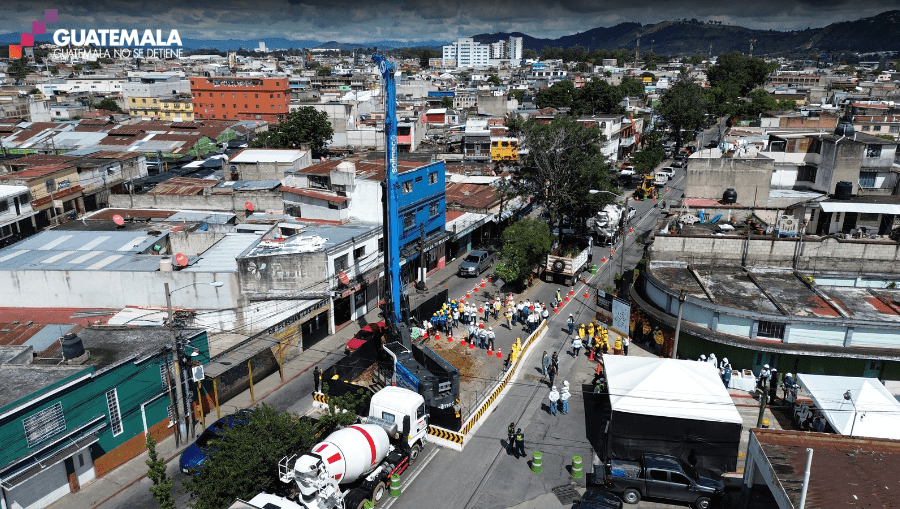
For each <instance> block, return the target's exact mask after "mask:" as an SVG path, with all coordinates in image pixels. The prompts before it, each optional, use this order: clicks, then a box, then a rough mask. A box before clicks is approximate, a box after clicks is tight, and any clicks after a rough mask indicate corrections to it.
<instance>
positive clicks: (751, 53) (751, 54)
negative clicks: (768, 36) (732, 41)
mask: <svg viewBox="0 0 900 509" xmlns="http://www.w3.org/2000/svg"><path fill="white" fill-rule="evenodd" d="M754 44H756V39H750V58H753V45H754Z"/></svg>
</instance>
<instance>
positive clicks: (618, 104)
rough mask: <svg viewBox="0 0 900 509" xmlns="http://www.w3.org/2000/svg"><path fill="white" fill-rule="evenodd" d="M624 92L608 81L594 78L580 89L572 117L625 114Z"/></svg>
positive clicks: (576, 96)
mask: <svg viewBox="0 0 900 509" xmlns="http://www.w3.org/2000/svg"><path fill="white" fill-rule="evenodd" d="M622 97H623V95H622V90H621V89H620V88H619V87H616V86H613V85H610V84H609V83H608V82H607V81H606V80H604V79H601V78H598V77H594V78H592V79H591V81H589V82H587V83H585V85H584V86H583V87H581V88H579V89H578V91H577V93H576V94H575V98H574V100H573V101H572V112H571V113H572V115H575V116H579V115H596V114H600V113H624V112H625V110H624V109H623V108H622Z"/></svg>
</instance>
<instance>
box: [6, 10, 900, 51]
mask: <svg viewBox="0 0 900 509" xmlns="http://www.w3.org/2000/svg"><path fill="white" fill-rule="evenodd" d="M896 6H897V4H896V2H876V1H874V0H862V1H859V2H850V1H847V0H829V1H826V2H815V1H811V0H801V1H797V2H775V1H773V0H762V1H758V2H756V3H754V5H753V10H752V12H748V10H747V9H746V7H745V6H743V5H737V6H727V5H723V4H722V3H714V2H706V1H705V2H699V1H690V0H673V1H668V2H665V3H661V2H654V1H652V0H637V1H634V2H629V3H628V4H627V5H626V6H622V5H621V3H619V2H615V3H614V2H609V1H600V2H595V1H588V0H580V1H565V2H561V1H540V2H538V1H531V2H530V3H523V2H506V1H502V2H493V3H492V2H474V1H467V2H466V1H464V2H452V1H445V0H436V1H428V2H426V1H424V0H376V1H374V2H361V1H359V0H331V1H325V0H260V1H257V2H247V1H240V0H222V1H216V2H213V1H209V0H198V1H195V2H192V3H190V4H185V3H182V2H174V1H170V0H162V1H160V2H156V3H155V4H154V7H153V9H152V10H151V9H147V8H144V6H143V5H140V6H139V5H137V4H134V3H133V2H124V1H120V0H99V1H94V2H90V3H89V4H85V3H79V4H75V3H72V2H62V3H56V4H48V5H44V6H42V7H38V6H36V5H35V4H30V3H24V2H14V3H5V4H4V8H3V16H0V33H14V32H19V31H27V30H28V28H29V27H30V26H31V22H32V21H33V20H36V19H42V15H43V11H44V8H48V9H52V8H55V9H57V10H58V12H59V22H58V23H56V24H55V26H50V27H48V32H49V33H52V31H53V30H56V29H59V28H67V29H82V28H83V29H102V28H128V29H132V28H136V29H148V28H149V29H154V30H155V29H160V30H164V31H168V30H173V29H175V30H178V32H179V33H180V35H181V37H182V38H185V39H208V40H216V39H236V40H256V39H258V40H266V39H273V40H275V39H285V40H288V41H291V40H298V41H308V40H313V41H320V42H327V41H337V42H341V43H369V42H378V41H386V40H390V41H398V42H401V43H406V44H409V45H414V44H415V43H418V42H423V43H428V42H434V41H443V43H444V44H446V43H447V42H449V41H453V40H456V39H457V38H459V37H470V36H473V35H476V34H482V33H495V32H522V33H524V34H527V35H530V36H533V37H538V38H557V37H561V36H565V35H571V34H575V33H579V32H584V31H586V30H590V29H592V28H597V27H610V26H614V25H617V24H619V23H623V22H638V23H642V24H655V23H658V22H660V21H666V20H675V19H684V18H686V19H697V20H698V21H708V20H715V21H720V22H722V23H723V24H730V25H740V26H744V27H747V28H752V29H761V30H769V29H771V30H777V31H791V30H802V29H805V28H807V27H810V28H819V27H823V26H827V25H829V24H831V23H835V22H841V21H854V20H857V19H859V18H864V17H868V16H874V15H876V14H879V13H881V12H884V11H886V10H889V9H891V7H896Z"/></svg>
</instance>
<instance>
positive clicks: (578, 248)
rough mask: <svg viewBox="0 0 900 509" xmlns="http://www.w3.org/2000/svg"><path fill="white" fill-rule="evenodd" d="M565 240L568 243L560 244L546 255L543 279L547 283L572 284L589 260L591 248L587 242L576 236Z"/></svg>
mask: <svg viewBox="0 0 900 509" xmlns="http://www.w3.org/2000/svg"><path fill="white" fill-rule="evenodd" d="M566 239H568V242H566V243H560V245H559V246H557V247H556V249H554V250H553V251H550V254H548V255H547V262H546V263H545V264H544V271H543V278H544V281H547V282H548V283H549V282H554V281H557V282H562V284H564V285H566V286H569V285H571V284H573V283H574V282H575V278H576V277H578V273H579V272H581V269H583V268H584V266H585V265H586V264H587V262H588V259H589V258H590V254H591V246H590V244H589V243H588V242H586V241H585V240H584V239H582V238H580V237H576V236H570V237H566Z"/></svg>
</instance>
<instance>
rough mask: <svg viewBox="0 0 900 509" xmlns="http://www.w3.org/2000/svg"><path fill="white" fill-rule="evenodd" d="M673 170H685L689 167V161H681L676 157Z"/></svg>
mask: <svg viewBox="0 0 900 509" xmlns="http://www.w3.org/2000/svg"><path fill="white" fill-rule="evenodd" d="M672 167H673V168H685V167H687V159H681V158H679V157H676V158H675V160H673V161H672Z"/></svg>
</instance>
